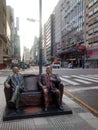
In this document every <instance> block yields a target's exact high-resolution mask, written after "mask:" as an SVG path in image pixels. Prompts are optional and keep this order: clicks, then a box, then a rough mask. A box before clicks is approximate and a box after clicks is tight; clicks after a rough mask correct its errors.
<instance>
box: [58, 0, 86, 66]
mask: <svg viewBox="0 0 98 130" xmlns="http://www.w3.org/2000/svg"><path fill="white" fill-rule="evenodd" d="M84 5H85V1H84V0H62V4H61V20H62V21H61V29H62V30H61V42H62V44H61V52H60V53H59V55H60V57H61V58H62V59H63V60H64V61H67V62H72V63H73V65H74V67H82V66H83V65H84V55H85V43H84V39H85V36H84V31H85V28H84V11H85V6H84Z"/></svg>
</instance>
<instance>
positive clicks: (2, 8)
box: [0, 0, 9, 69]
mask: <svg viewBox="0 0 98 130" xmlns="http://www.w3.org/2000/svg"><path fill="white" fill-rule="evenodd" d="M6 29H7V28H6V0H0V69H2V68H3V67H6V64H7V61H8V53H9V52H8V47H7V36H6Z"/></svg>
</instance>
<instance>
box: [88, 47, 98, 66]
mask: <svg viewBox="0 0 98 130" xmlns="http://www.w3.org/2000/svg"><path fill="white" fill-rule="evenodd" d="M87 62H88V63H89V67H91V68H98V47H96V48H89V49H87Z"/></svg>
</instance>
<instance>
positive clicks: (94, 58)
mask: <svg viewBox="0 0 98 130" xmlns="http://www.w3.org/2000/svg"><path fill="white" fill-rule="evenodd" d="M86 47H87V57H86V60H87V62H88V64H89V67H92V68H98V0H86Z"/></svg>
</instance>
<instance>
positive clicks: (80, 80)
mask: <svg viewBox="0 0 98 130" xmlns="http://www.w3.org/2000/svg"><path fill="white" fill-rule="evenodd" d="M74 80H75V81H79V82H81V83H85V84H91V82H88V81H85V80H82V79H74Z"/></svg>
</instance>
